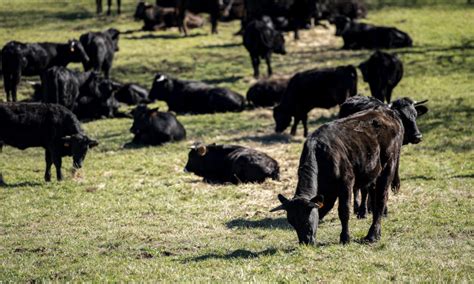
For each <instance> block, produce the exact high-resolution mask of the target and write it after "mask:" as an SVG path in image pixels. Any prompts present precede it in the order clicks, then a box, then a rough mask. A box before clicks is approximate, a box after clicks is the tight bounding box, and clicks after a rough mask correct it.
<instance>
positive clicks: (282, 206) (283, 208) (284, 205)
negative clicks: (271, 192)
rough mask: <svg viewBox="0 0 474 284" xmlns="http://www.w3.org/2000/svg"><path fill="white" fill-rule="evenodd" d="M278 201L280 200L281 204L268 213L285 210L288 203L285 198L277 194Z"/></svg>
mask: <svg viewBox="0 0 474 284" xmlns="http://www.w3.org/2000/svg"><path fill="white" fill-rule="evenodd" d="M278 200H280V202H281V204H280V205H279V206H277V207H275V208H273V209H271V210H270V212H276V211H280V210H286V205H287V204H288V203H289V202H290V201H289V200H288V199H287V198H286V197H284V196H283V195H281V194H278Z"/></svg>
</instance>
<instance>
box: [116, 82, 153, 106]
mask: <svg viewBox="0 0 474 284" xmlns="http://www.w3.org/2000/svg"><path fill="white" fill-rule="evenodd" d="M116 84H118V85H119V86H120V87H119V88H118V90H117V92H116V93H115V99H117V101H119V102H121V103H124V104H127V105H137V104H147V103H149V102H150V100H149V99H148V90H147V89H145V88H144V87H142V86H140V85H137V84H120V83H117V82H116Z"/></svg>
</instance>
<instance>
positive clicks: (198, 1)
mask: <svg viewBox="0 0 474 284" xmlns="http://www.w3.org/2000/svg"><path fill="white" fill-rule="evenodd" d="M176 2H177V3H176V14H177V16H178V26H179V30H180V32H183V33H184V35H185V36H187V35H188V29H187V25H186V11H189V12H192V13H195V14H199V13H207V14H210V15H211V25H212V33H213V34H217V21H218V20H219V17H220V16H221V8H222V9H225V7H224V5H223V2H222V0H177V1H176ZM224 16H225V15H224Z"/></svg>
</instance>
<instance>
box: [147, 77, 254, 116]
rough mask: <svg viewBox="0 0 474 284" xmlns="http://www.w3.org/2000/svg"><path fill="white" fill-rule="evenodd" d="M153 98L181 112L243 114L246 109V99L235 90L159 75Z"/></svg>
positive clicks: (153, 90) (153, 89) (151, 94)
mask: <svg viewBox="0 0 474 284" xmlns="http://www.w3.org/2000/svg"><path fill="white" fill-rule="evenodd" d="M149 98H150V100H160V101H165V102H166V103H167V104H168V108H169V111H174V112H177V113H216V112H230V111H232V112H239V111H242V110H243V109H244V106H245V99H244V97H242V95H240V94H238V93H236V92H233V91H231V90H228V89H225V88H219V87H215V86H212V85H208V84H206V83H203V82H199V81H189V80H180V79H174V78H171V77H169V76H165V75H162V74H157V75H156V76H155V79H154V81H153V86H152V88H151V91H150V95H149Z"/></svg>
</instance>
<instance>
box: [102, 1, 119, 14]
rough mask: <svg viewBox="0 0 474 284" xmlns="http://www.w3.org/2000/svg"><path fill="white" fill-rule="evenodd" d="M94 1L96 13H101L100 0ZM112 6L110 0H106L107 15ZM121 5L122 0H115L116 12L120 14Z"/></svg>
mask: <svg viewBox="0 0 474 284" xmlns="http://www.w3.org/2000/svg"><path fill="white" fill-rule="evenodd" d="M95 3H96V8H97V14H99V15H100V14H102V0H95ZM111 6H112V0H107V15H110V14H111V9H110V7H111ZM121 6H122V0H117V14H119V15H120V13H121V9H120V8H121Z"/></svg>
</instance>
